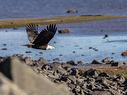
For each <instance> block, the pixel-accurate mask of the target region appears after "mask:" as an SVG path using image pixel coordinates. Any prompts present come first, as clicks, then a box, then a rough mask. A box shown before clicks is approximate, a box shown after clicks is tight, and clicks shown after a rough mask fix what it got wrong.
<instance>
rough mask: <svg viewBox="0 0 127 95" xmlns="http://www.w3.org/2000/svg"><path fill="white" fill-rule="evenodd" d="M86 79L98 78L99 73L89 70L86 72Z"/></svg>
mask: <svg viewBox="0 0 127 95" xmlns="http://www.w3.org/2000/svg"><path fill="white" fill-rule="evenodd" d="M84 77H98V73H97V71H96V70H94V69H89V70H87V71H86V72H84Z"/></svg>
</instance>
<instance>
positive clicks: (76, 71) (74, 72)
mask: <svg viewBox="0 0 127 95" xmlns="http://www.w3.org/2000/svg"><path fill="white" fill-rule="evenodd" d="M68 72H69V75H72V76H78V69H77V68H71V69H70V70H69V71H68Z"/></svg>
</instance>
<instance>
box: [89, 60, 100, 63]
mask: <svg viewBox="0 0 127 95" xmlns="http://www.w3.org/2000/svg"><path fill="white" fill-rule="evenodd" d="M91 64H102V63H101V62H99V61H97V60H93V61H92V63H91Z"/></svg>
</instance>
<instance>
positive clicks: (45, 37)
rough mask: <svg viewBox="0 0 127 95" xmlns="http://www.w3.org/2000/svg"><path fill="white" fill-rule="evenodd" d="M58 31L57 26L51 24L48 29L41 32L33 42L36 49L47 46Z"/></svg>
mask: <svg viewBox="0 0 127 95" xmlns="http://www.w3.org/2000/svg"><path fill="white" fill-rule="evenodd" d="M56 31H57V27H56V25H53V24H50V25H49V26H47V28H46V29H44V30H42V31H41V32H40V34H39V35H38V36H37V37H36V38H35V40H34V41H33V44H34V45H35V46H36V47H39V46H43V45H47V44H48V43H49V41H50V40H51V39H52V38H53V37H54V35H55V33H56Z"/></svg>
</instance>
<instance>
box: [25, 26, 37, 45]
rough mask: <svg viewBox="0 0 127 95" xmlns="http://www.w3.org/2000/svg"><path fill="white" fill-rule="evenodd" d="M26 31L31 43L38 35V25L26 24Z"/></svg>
mask: <svg viewBox="0 0 127 95" xmlns="http://www.w3.org/2000/svg"><path fill="white" fill-rule="evenodd" d="M26 32H27V35H28V40H29V41H30V43H32V42H33V41H34V39H35V38H36V37H37V35H38V25H35V24H28V25H26Z"/></svg>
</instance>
